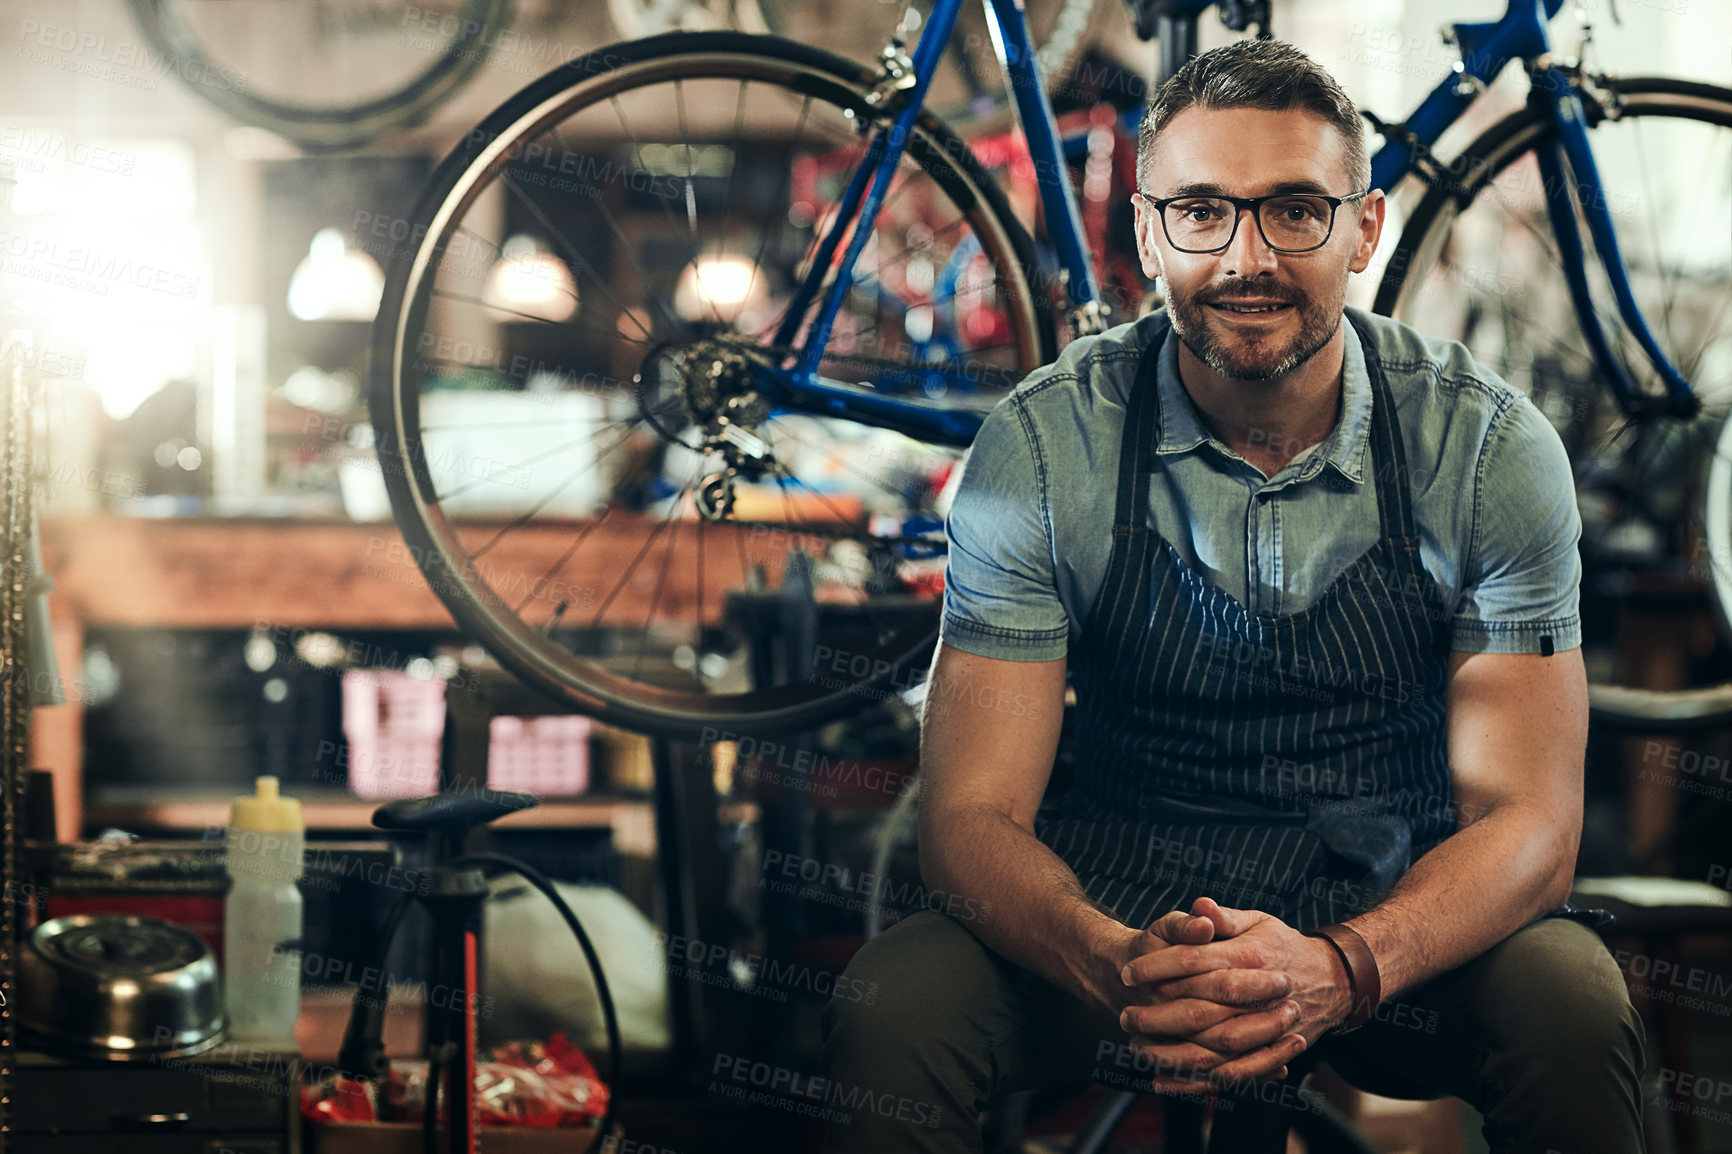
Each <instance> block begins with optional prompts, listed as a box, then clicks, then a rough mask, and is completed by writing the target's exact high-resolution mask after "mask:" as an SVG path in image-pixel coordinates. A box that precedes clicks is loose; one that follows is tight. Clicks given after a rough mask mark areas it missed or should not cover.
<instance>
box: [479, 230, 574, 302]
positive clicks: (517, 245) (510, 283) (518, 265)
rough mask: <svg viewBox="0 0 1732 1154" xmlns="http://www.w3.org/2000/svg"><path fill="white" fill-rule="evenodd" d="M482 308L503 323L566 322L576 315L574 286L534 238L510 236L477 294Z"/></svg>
mask: <svg viewBox="0 0 1732 1154" xmlns="http://www.w3.org/2000/svg"><path fill="white" fill-rule="evenodd" d="M481 301H482V303H483V304H487V305H491V306H492V307H493V308H495V309H498V310H499V311H500V312H503V313H505V314H507V319H511V320H522V319H526V315H527V317H532V318H534V319H536V320H544V321H568V320H570V319H571V318H572V316H573V315H575V314H576V312H577V285H576V284H574V283H573V282H572V279H571V270H570V269H568V268H566V267H565V262H564V261H562V260H560V259H559V258H558V257H556V256H554V255H553V254H552V253H550V252H547V251H545V250H544V249H542V247H541V245H540V244H538V243H536V241H535V238H533V237H528V236H521V235H519V236H514V237H511V238H510V239H509V240H507V241H506V242H505V244H504V245H503V246H502V247H501V248H500V250H499V259H498V260H496V261H494V262H493V267H492V268H491V269H489V270H488V273H487V284H486V285H485V286H483V288H482V290H481Z"/></svg>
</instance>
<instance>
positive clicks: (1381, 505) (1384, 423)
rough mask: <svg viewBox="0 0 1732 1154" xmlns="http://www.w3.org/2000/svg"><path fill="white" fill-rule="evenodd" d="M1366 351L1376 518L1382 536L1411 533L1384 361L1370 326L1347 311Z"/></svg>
mask: <svg viewBox="0 0 1732 1154" xmlns="http://www.w3.org/2000/svg"><path fill="white" fill-rule="evenodd" d="M1347 319H1348V322H1349V323H1351V324H1352V326H1353V328H1354V331H1355V332H1357V333H1358V334H1359V344H1360V347H1361V348H1363V349H1364V350H1365V371H1366V374H1367V375H1368V376H1369V377H1370V378H1371V470H1372V476H1373V477H1375V478H1376V480H1377V520H1378V524H1379V530H1380V532H1382V534H1383V535H1384V536H1385V537H1400V538H1403V539H1406V538H1409V537H1412V536H1414V533H1415V530H1414V519H1413V493H1412V490H1411V488H1410V486H1409V484H1408V478H1407V450H1406V449H1405V448H1404V447H1403V446H1402V443H1401V432H1400V425H1399V423H1398V421H1397V419H1396V416H1395V400H1394V398H1393V396H1392V395H1391V393H1390V391H1389V385H1388V382H1387V381H1385V380H1384V376H1383V362H1382V361H1381V360H1379V359H1378V356H1377V345H1376V342H1374V341H1373V340H1372V338H1371V329H1370V326H1369V325H1367V324H1366V323H1364V322H1362V321H1360V320H1357V319H1355V318H1354V316H1353V314H1352V313H1348V314H1347Z"/></svg>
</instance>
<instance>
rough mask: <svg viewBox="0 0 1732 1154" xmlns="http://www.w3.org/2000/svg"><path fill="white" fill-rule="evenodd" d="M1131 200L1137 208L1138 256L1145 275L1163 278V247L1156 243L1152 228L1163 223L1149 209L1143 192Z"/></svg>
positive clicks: (1153, 278) (1155, 278)
mask: <svg viewBox="0 0 1732 1154" xmlns="http://www.w3.org/2000/svg"><path fill="white" fill-rule="evenodd" d="M1131 202H1132V204H1133V205H1134V206H1135V207H1136V210H1137V217H1136V232H1137V257H1138V259H1139V261H1140V262H1141V263H1142V266H1143V275H1144V276H1146V277H1148V278H1149V279H1150V280H1159V279H1161V248H1160V245H1158V244H1156V243H1155V234H1154V232H1153V231H1152V230H1154V229H1157V228H1160V227H1161V223H1160V221H1158V220H1156V219H1155V214H1154V213H1153V212H1151V211H1149V207H1148V202H1147V201H1145V200H1144V199H1143V197H1142V194H1141V193H1138V194H1136V195H1135V196H1133V197H1132V198H1131Z"/></svg>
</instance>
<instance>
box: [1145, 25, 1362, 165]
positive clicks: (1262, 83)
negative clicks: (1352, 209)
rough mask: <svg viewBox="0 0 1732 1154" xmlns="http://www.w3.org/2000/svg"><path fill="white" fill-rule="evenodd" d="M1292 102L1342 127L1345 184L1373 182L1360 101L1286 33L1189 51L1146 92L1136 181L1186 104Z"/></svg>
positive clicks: (1281, 108)
mask: <svg viewBox="0 0 1732 1154" xmlns="http://www.w3.org/2000/svg"><path fill="white" fill-rule="evenodd" d="M1192 107H1197V108H1261V109H1265V110H1267V111H1269V112H1287V111H1290V110H1292V109H1295V108H1299V109H1304V110H1305V111H1306V112H1310V113H1314V114H1316V115H1317V116H1321V117H1322V118H1323V119H1324V120H1326V121H1328V122H1329V123H1330V124H1333V125H1334V126H1335V127H1336V128H1338V129H1340V131H1341V136H1342V140H1343V144H1344V146H1345V147H1344V153H1345V156H1346V160H1347V180H1348V183H1349V184H1351V185H1352V187H1351V188H1348V189H1345V190H1344V191H1345V192H1349V193H1352V192H1364V191H1365V190H1366V188H1368V187H1369V186H1370V184H1371V161H1370V160H1369V159H1368V158H1367V157H1366V154H1365V127H1364V123H1363V121H1362V119H1361V117H1360V115H1359V109H1358V108H1356V107H1354V104H1353V101H1352V100H1350V99H1349V98H1348V96H1347V93H1345V92H1343V91H1342V90H1341V85H1339V84H1337V83H1336V82H1335V78H1334V77H1333V76H1331V75H1329V73H1328V72H1326V71H1325V70H1324V69H1323V66H1322V65H1320V64H1318V63H1317V62H1316V61H1315V60H1312V59H1311V58H1310V57H1309V56H1307V55H1305V54H1304V53H1303V52H1301V51H1299V49H1297V48H1295V47H1293V45H1291V44H1289V43H1287V42H1286V41H1284V40H1236V41H1234V42H1233V43H1231V44H1227V45H1223V46H1222V47H1220V48H1211V49H1210V50H1209V51H1207V52H1204V53H1201V54H1200V55H1197V56H1194V57H1192V58H1191V59H1190V60H1188V61H1186V62H1185V66H1184V67H1183V68H1181V69H1179V70H1178V72H1176V73H1174V74H1173V77H1172V79H1170V80H1168V81H1167V82H1166V83H1165V84H1163V85H1161V86H1160V88H1158V89H1156V90H1155V94H1154V95H1153V96H1152V97H1150V99H1149V106H1148V108H1146V109H1145V110H1144V111H1143V125H1142V129H1141V130H1140V131H1139V132H1138V134H1137V183H1138V184H1139V185H1140V186H1143V187H1145V188H1146V187H1147V186H1148V179H1149V164H1150V162H1151V160H1152V158H1153V157H1154V154H1155V138H1156V137H1157V136H1159V135H1160V133H1161V130H1162V129H1163V128H1165V127H1166V126H1167V124H1168V122H1169V121H1171V120H1172V119H1173V117H1175V116H1177V115H1178V114H1179V113H1181V112H1183V111H1184V110H1185V109H1187V108H1192Z"/></svg>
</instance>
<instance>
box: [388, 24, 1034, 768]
mask: <svg viewBox="0 0 1732 1154" xmlns="http://www.w3.org/2000/svg"><path fill="white" fill-rule="evenodd" d="M873 79H874V77H873V74H872V73H871V72H869V71H868V70H867V69H865V68H864V67H862V66H860V65H857V64H853V63H850V62H847V61H844V60H842V59H840V58H838V57H835V56H832V55H830V54H828V53H825V52H821V51H819V50H817V49H813V48H810V47H807V46H805V45H801V44H795V43H792V42H788V41H781V40H776V39H774V38H770V37H754V36H746V35H742V34H739V33H732V32H707V33H672V34H669V35H667V36H663V37H657V38H654V39H650V40H644V41H639V42H636V43H631V44H625V45H620V46H616V47H614V48H610V49H606V50H604V51H601V52H597V53H592V54H591V55H589V56H587V57H584V58H582V59H579V60H576V61H574V62H572V63H571V64H568V65H565V66H563V67H561V68H558V69H556V70H554V71H553V72H551V73H549V74H548V75H547V76H544V77H543V78H541V79H540V80H538V81H536V82H535V83H533V84H531V85H530V86H529V87H528V88H526V89H524V90H523V91H522V92H520V93H518V94H517V96H515V97H513V98H512V99H511V100H510V101H508V102H507V103H506V104H505V105H503V106H502V107H501V108H499V109H498V110H497V111H496V112H495V113H494V114H493V115H492V116H491V117H489V118H488V119H487V120H486V121H485V122H483V123H482V124H481V125H480V126H479V127H478V128H476V129H475V130H474V131H472V132H470V133H469V134H468V136H467V137H466V138H465V140H464V143H463V144H462V145H461V146H459V148H458V149H457V150H456V151H455V152H453V153H452V155H450V156H449V157H447V158H446V160H445V161H444V162H443V163H442V164H441V166H440V167H439V169H438V170H437V171H436V173H435V174H434V177H433V179H432V182H431V184H430V185H429V187H428V189H427V190H426V192H425V193H424V194H423V196H422V199H421V202H420V204H419V206H418V207H417V208H416V209H415V211H414V213H413V215H412V220H411V221H410V222H409V223H407V224H406V225H405V228H404V229H403V230H402V231H403V232H404V233H405V235H406V237H407V238H408V240H407V243H406V244H405V245H404V246H403V248H402V250H401V251H400V253H399V258H398V259H397V260H396V261H395V262H394V263H393V266H392V268H391V270H390V273H389V275H388V277H387V282H386V289H385V296H384V300H383V302H382V304H381V307H380V312H379V319H378V321H377V323H376V326H375V342H374V349H373V364H372V373H371V382H370V392H369V407H370V411H371V415H372V422H373V427H374V430H375V436H376V438H377V448H378V451H379V457H380V462H381V466H382V470H383V473H384V475H385V481H386V485H387V489H388V491H389V494H390V497H391V504H392V509H393V511H394V514H395V517H396V519H397V522H398V524H399V525H400V527H401V528H402V531H403V535H404V537H405V538H406V540H407V542H408V545H409V550H408V552H409V554H410V557H411V558H412V559H413V561H414V562H415V563H417V564H419V566H420V568H421V571H422V572H423V574H425V576H426V578H427V580H428V582H429V583H430V584H431V585H432V587H433V589H434V590H435V592H437V593H438V594H439V595H440V597H441V598H442V599H443V600H444V601H445V604H446V605H447V606H448V607H449V609H450V610H451V613H452V615H453V616H454V617H455V618H456V619H457V621H458V623H459V624H460V625H461V626H463V628H465V629H466V630H467V631H468V632H469V633H470V635H471V636H473V637H474V638H475V639H477V640H478V641H479V642H480V643H481V644H483V645H484V646H485V647H486V648H487V649H488V650H489V651H490V652H491V653H492V654H493V655H494V656H495V657H496V658H497V659H498V660H499V661H500V663H501V664H503V665H505V666H506V667H508V668H509V669H511V670H512V671H513V672H515V673H517V674H518V675H519V676H520V677H522V678H523V679H524V680H526V681H528V682H529V683H531V684H534V685H536V686H538V687H540V688H542V689H543V690H545V691H547V692H549V693H551V694H554V695H555V696H557V697H559V698H562V699H563V700H565V701H567V702H569V703H570V704H571V705H572V706H573V707H574V708H577V709H579V710H581V711H583V712H587V713H590V714H593V715H596V716H599V717H602V718H605V719H607V720H610V721H613V722H616V723H618V724H622V725H626V726H630V727H632V728H636V729H640V730H647V731H653V732H661V733H670V734H686V735H691V734H697V733H702V732H704V731H705V730H710V731H712V736H714V732H713V731H715V730H717V729H718V727H722V726H728V727H732V728H734V729H738V730H742V731H748V732H753V733H760V732H767V731H771V730H775V729H783V728H788V727H794V726H802V725H810V724H813V723H816V722H818V721H821V720H825V719H828V718H832V717H836V716H840V715H842V714H843V713H846V712H848V711H850V710H852V709H854V708H857V707H858V706H859V705H860V704H862V703H863V702H864V701H865V700H867V699H868V697H867V696H866V695H868V694H881V693H884V692H891V691H894V689H895V688H896V687H897V678H898V676H899V671H901V670H902V669H904V668H905V667H906V666H907V665H908V664H909V663H910V662H913V661H916V660H918V659H919V658H920V657H921V656H923V655H924V653H926V652H927V651H928V650H929V649H930V645H931V642H932V639H933V637H934V635H935V631H936V624H937V608H938V597H939V592H940V586H941V583H942V577H941V573H942V563H943V562H942V556H941V555H927V556H922V555H921V554H935V553H939V552H941V548H942V543H941V541H939V542H934V541H933V540H932V539H931V538H930V536H924V535H923V533H925V532H926V531H929V530H930V529H931V528H932V527H934V526H936V525H938V524H939V522H938V521H937V519H936V516H937V513H938V505H937V495H938V493H939V492H940V491H941V489H942V485H943V482H944V481H945V479H946V478H947V477H948V475H949V474H950V473H951V472H953V470H954V466H955V464H956V462H957V460H958V457H959V452H960V450H958V449H953V448H943V447H939V446H934V445H928V444H923V443H920V442H916V441H913V440H911V439H909V438H906V437H902V436H900V435H899V434H896V433H892V432H889V431H887V430H885V429H883V428H868V427H866V426H863V425H860V424H855V423H853V422H850V421H845V420H842V419H840V418H836V417H833V416H829V415H813V414H812V413H810V412H800V411H796V409H795V405H794V403H793V402H792V401H790V400H789V399H788V398H787V397H786V396H785V395H784V396H781V399H772V398H771V397H770V396H769V395H768V394H767V393H760V392H758V391H757V389H756V387H755V386H754V384H753V380H754V377H753V373H754V365H757V364H760V363H767V362H779V361H780V360H781V359H782V358H783V357H785V356H787V355H789V354H790V350H788V349H786V348H784V347H780V346H777V347H770V346H771V342H772V341H773V339H774V334H775V333H776V331H777V329H778V326H779V324H780V322H781V321H782V319H783V318H782V313H783V312H784V311H786V309H787V303H788V297H789V295H790V293H791V290H792V287H793V286H794V285H795V284H796V283H797V282H798V277H799V275H800V274H801V272H802V270H803V269H804V268H805V267H806V266H807V265H808V264H809V263H811V262H812V260H813V259H814V258H813V253H814V251H815V248H816V242H817V239H818V238H819V237H820V236H822V235H823V233H824V231H825V229H826V228H827V225H828V223H829V218H830V217H831V215H832V213H831V211H830V209H829V208H828V206H829V205H831V204H833V203H834V201H833V200H832V199H831V198H832V196H833V195H834V193H835V190H837V189H838V188H839V187H840V186H842V185H843V184H845V183H846V181H847V178H848V177H849V176H850V174H852V173H853V172H854V171H855V169H856V168H857V166H858V165H859V164H860V163H861V162H862V160H863V158H864V156H865V154H866V151H867V147H868V144H867V138H866V137H865V135H863V134H862V132H860V131H859V130H858V128H857V126H858V125H861V124H864V123H866V122H867V120H868V119H869V115H868V108H869V106H868V105H867V104H866V103H865V96H866V93H867V92H868V91H869V90H870V88H871V85H872V82H873ZM872 225H873V232H872V233H871V235H870V237H869V239H868V241H867V244H866V250H865V253H864V255H863V256H862V258H861V262H860V265H859V266H858V267H857V268H856V269H855V275H854V278H853V282H852V284H851V285H850V286H849V287H850V290H851V291H849V292H847V293H846V294H845V297H844V302H845V303H844V306H843V308H842V309H841V311H840V313H839V314H838V316H837V321H836V325H835V327H834V329H833V330H832V332H831V336H830V340H829V342H828V344H827V346H826V349H825V354H824V357H823V359H822V361H821V362H820V364H819V371H820V372H821V373H822V374H824V375H825V376H826V377H827V378H829V379H832V380H839V381H843V382H851V383H857V384H861V385H863V386H866V387H869V388H871V389H872V390H874V391H875V394H882V395H885V396H889V395H892V394H895V393H898V392H901V393H905V394H907V395H909V396H912V397H916V398H924V399H925V402H926V403H927V404H928V405H929V406H931V407H936V408H939V409H951V408H957V407H970V408H975V409H978V410H984V409H986V408H988V407H990V406H991V405H992V404H993V403H995V402H996V400H997V399H998V398H1000V397H1002V396H1003V395H1004V393H1005V392H1007V391H1008V390H1009V389H1010V388H1012V387H1014V385H1015V383H1016V382H1017V381H1018V380H1020V378H1021V377H1022V375H1023V374H1025V373H1026V372H1027V371H1028V370H1029V369H1032V368H1034V367H1036V366H1038V365H1040V364H1042V363H1044V362H1045V361H1046V360H1047V359H1049V358H1050V356H1051V355H1052V353H1053V347H1054V344H1053V342H1054V337H1053V320H1052V316H1051V305H1050V302H1049V301H1048V300H1047V299H1046V298H1045V297H1044V296H1043V295H1042V294H1039V293H1036V292H1034V291H1032V290H1031V289H1030V287H1029V284H1028V283H1027V280H1026V278H1025V270H1027V269H1029V268H1033V267H1035V266H1034V264H1033V260H1034V256H1033V249H1032V245H1031V242H1030V241H1029V239H1028V237H1027V235H1026V234H1025V233H1024V232H1023V231H1022V229H1021V228H1020V227H1019V226H1018V225H1017V223H1016V222H1015V219H1014V218H1013V217H1012V215H1011V213H1010V210H1009V208H1008V206H1007V205H1006V204H1005V202H1004V199H1003V197H1002V195H1001V194H1000V192H999V191H998V189H997V188H996V187H995V186H994V185H993V184H992V182H991V181H990V179H989V178H988V177H987V176H986V175H985V174H984V173H983V172H982V171H981V170H980V169H979V168H978V166H977V164H976V163H975V161H974V159H973V157H972V155H971V154H970V153H969V151H968V149H967V147H966V146H965V145H963V144H962V142H961V141H959V140H958V139H956V138H955V137H954V136H953V135H951V133H950V132H949V131H948V130H947V129H945V128H944V126H943V125H942V124H940V123H939V122H938V121H937V120H935V119H933V118H932V117H931V116H929V115H928V116H924V117H923V118H922V119H921V120H920V121H919V122H918V127H917V130H916V131H915V132H914V133H913V134H912V137H911V139H910V141H909V142H908V152H907V155H906V156H905V158H904V160H903V163H902V165H901V167H900V169H899V170H898V172H897V174H896V177H895V181H894V183H893V184H892V185H891V187H890V189H889V192H888V196H887V198H886V200H885V203H884V206H883V209H882V211H881V212H880V213H879V214H878V217H877V219H876V220H875V221H873V222H872ZM830 267H832V268H833V266H830ZM830 275H831V276H832V277H833V275H834V273H833V271H832V272H831V274H830ZM809 320H810V316H809V315H808V316H802V317H797V318H795V320H794V321H792V322H790V324H791V325H793V327H794V329H795V330H803V329H804V327H805V326H806V324H807V322H808V321H809ZM801 339H803V338H802V337H801V336H800V332H799V331H796V335H795V341H796V342H798V341H799V340H801ZM724 417H725V418H726V420H723V419H722V418H724ZM730 424H731V427H732V428H733V430H734V432H733V433H730V434H729V436H730V437H732V438H733V440H732V441H731V442H730V443H731V444H734V445H739V444H743V443H746V441H747V440H749V441H750V442H751V443H752V444H753V445H754V446H755V449H754V451H756V452H758V453H759V456H758V457H757V458H756V460H757V461H758V462H759V467H758V468H757V469H756V475H755V476H753V475H750V474H751V473H752V472H753V471H752V470H750V469H748V470H746V471H745V472H743V473H742V474H741V475H740V476H739V477H738V478H737V480H738V484H737V485H732V484H718V483H717V479H718V477H719V476H720V474H721V472H722V471H723V470H722V469H721V468H720V466H719V464H718V461H719V458H718V457H717V455H716V451H717V450H716V446H717V442H715V441H713V440H707V439H706V438H708V437H709V436H710V435H711V433H713V432H714V430H715V429H717V428H718V427H721V426H723V425H730ZM742 438H744V439H745V440H742ZM700 510H701V511H707V513H708V515H707V516H706V515H701V513H700ZM935 545H936V547H937V548H936V549H935V548H934V546H935ZM573 610H576V612H575V613H572V612H571V611H573ZM568 613H570V614H571V616H570V619H569V620H568V619H567V615H568ZM913 677H914V675H912V674H910V675H907V678H908V679H912V678H913ZM887 682H888V683H890V686H889V688H885V685H886V683H887ZM906 683H907V681H906V680H905V681H903V682H902V684H906ZM874 687H877V688H874Z"/></svg>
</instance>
